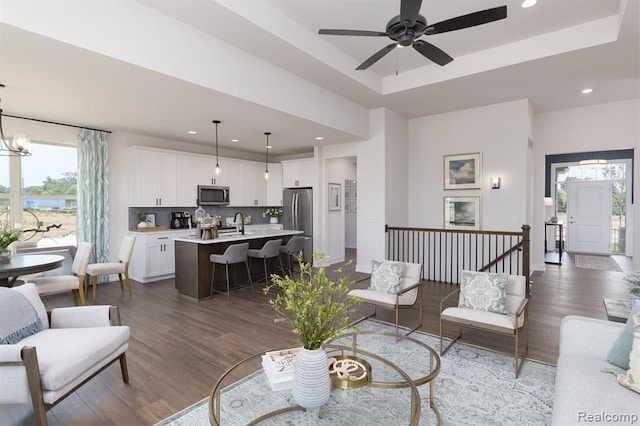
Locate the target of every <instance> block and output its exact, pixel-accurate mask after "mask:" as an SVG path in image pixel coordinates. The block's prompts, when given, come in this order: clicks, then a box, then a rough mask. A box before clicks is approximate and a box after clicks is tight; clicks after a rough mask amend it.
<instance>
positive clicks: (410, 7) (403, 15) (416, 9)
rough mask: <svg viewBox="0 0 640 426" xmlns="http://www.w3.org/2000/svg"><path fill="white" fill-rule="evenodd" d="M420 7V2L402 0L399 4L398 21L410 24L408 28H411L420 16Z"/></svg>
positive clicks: (419, 0) (418, 0) (416, 0)
mask: <svg viewBox="0 0 640 426" xmlns="http://www.w3.org/2000/svg"><path fill="white" fill-rule="evenodd" d="M420 6H422V0H402V1H401V2H400V20H401V21H409V22H411V24H410V25H409V26H410V27H412V26H413V24H415V23H416V19H418V15H419V14H420Z"/></svg>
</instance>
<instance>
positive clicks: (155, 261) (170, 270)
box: [129, 230, 195, 283]
mask: <svg viewBox="0 0 640 426" xmlns="http://www.w3.org/2000/svg"><path fill="white" fill-rule="evenodd" d="M194 233H195V230H180V231H167V232H135V233H134V234H135V236H136V244H135V245H134V246H133V253H132V255H131V263H130V265H129V275H130V276H131V279H132V280H135V281H138V282H141V283H147V282H152V281H158V280H162V279H165V278H171V277H173V275H174V274H175V241H174V240H173V239H174V238H184V237H188V236H189V235H193V234H194Z"/></svg>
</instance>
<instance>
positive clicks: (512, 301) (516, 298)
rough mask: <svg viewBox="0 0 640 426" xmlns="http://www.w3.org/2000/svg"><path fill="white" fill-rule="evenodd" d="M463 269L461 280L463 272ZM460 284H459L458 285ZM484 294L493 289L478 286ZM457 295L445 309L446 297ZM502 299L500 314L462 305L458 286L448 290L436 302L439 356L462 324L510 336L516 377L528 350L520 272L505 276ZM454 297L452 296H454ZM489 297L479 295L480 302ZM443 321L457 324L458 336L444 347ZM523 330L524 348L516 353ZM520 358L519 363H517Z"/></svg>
mask: <svg viewBox="0 0 640 426" xmlns="http://www.w3.org/2000/svg"><path fill="white" fill-rule="evenodd" d="M465 272H466V271H463V280H464V273H465ZM462 285H463V284H461V287H462ZM481 290H482V291H484V293H485V295H486V294H487V293H488V291H494V289H489V290H487V289H486V288H484V289H481ZM455 295H458V296H459V297H458V299H456V300H457V301H458V306H449V307H446V308H445V305H446V304H447V303H448V300H449V299H451V298H454V296H455ZM502 296H503V300H502V301H501V305H502V306H501V307H502V308H503V309H504V312H503V313H496V312H495V311H494V312H492V311H491V310H487V309H484V310H483V309H479V308H478V307H475V308H471V307H464V306H462V305H464V303H463V298H464V296H463V295H462V293H461V289H460V288H458V289H457V290H455V291H454V292H452V293H449V294H448V295H447V296H445V297H444V298H442V300H441V301H440V355H444V353H445V352H446V351H447V350H448V349H449V348H450V347H451V345H453V344H454V343H455V342H456V341H457V340H458V339H459V338H460V337H462V327H463V326H464V327H470V328H476V329H481V330H485V331H490V332H494V333H499V334H502V335H506V336H511V337H513V339H514V362H515V375H516V378H518V375H519V373H520V367H522V361H523V360H524V359H525V358H526V356H527V351H528V349H529V333H528V326H529V322H528V320H527V314H528V310H527V302H528V300H529V299H527V278H526V277H525V276H522V275H507V276H506V285H505V288H504V294H503V295H502ZM454 299H455V298H454ZM489 299H490V297H484V298H482V300H483V301H488V300H489ZM445 323H450V324H455V325H457V326H458V335H457V336H456V337H455V338H453V339H452V341H451V342H450V343H449V344H448V345H447V346H446V347H445V346H443V335H444V325H445ZM521 331H522V332H524V351H523V352H520V332H521ZM518 361H520V362H518Z"/></svg>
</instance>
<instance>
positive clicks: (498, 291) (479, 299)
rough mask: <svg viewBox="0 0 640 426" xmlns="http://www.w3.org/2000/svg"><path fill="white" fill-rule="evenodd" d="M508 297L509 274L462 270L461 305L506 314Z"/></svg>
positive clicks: (459, 301)
mask: <svg viewBox="0 0 640 426" xmlns="http://www.w3.org/2000/svg"><path fill="white" fill-rule="evenodd" d="M506 297H507V274H502V273H498V274H493V273H486V272H475V271H462V282H461V283H460V298H459V300H458V306H459V307H461V308H468V309H477V310H481V311H487V312H495V313H496V314H503V315H506V314H508V312H507V308H506V307H505V299H506Z"/></svg>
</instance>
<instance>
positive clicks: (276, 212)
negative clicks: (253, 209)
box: [265, 207, 282, 217]
mask: <svg viewBox="0 0 640 426" xmlns="http://www.w3.org/2000/svg"><path fill="white" fill-rule="evenodd" d="M265 214H266V215H267V216H270V217H280V216H282V209H280V208H277V207H270V208H268V209H267V210H265Z"/></svg>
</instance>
